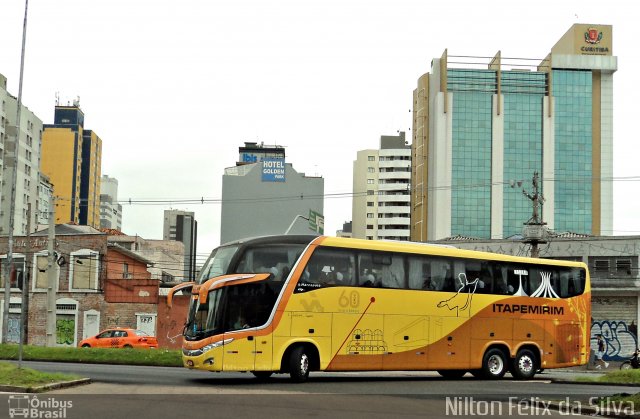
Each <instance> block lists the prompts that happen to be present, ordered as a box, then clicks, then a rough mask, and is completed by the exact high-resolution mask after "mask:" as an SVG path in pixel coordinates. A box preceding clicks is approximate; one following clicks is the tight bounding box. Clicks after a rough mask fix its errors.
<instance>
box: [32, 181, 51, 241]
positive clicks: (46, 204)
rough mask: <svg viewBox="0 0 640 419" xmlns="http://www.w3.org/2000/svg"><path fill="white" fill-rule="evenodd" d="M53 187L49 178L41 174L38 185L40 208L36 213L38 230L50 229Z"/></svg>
mask: <svg viewBox="0 0 640 419" xmlns="http://www.w3.org/2000/svg"><path fill="white" fill-rule="evenodd" d="M52 201H53V185H52V184H51V180H50V179H49V176H47V175H43V174H42V173H40V182H39V185H38V208H37V213H36V224H37V225H38V228H37V229H38V230H42V229H43V228H48V226H49V211H51V205H53V202H52Z"/></svg>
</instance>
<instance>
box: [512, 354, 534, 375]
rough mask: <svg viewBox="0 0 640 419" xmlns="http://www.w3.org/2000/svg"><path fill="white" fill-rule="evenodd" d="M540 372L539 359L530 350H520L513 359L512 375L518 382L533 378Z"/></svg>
mask: <svg viewBox="0 0 640 419" xmlns="http://www.w3.org/2000/svg"><path fill="white" fill-rule="evenodd" d="M537 371H538V358H537V357H536V354H534V353H533V351H532V350H530V349H520V350H519V351H518V353H517V354H516V357H515V358H514V359H513V364H512V365H511V374H512V375H513V376H514V377H515V378H517V379H518V380H528V379H530V378H533V376H534V375H536V372H537Z"/></svg>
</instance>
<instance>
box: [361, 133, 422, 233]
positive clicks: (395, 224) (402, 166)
mask: <svg viewBox="0 0 640 419" xmlns="http://www.w3.org/2000/svg"><path fill="white" fill-rule="evenodd" d="M410 180H411V146H409V145H407V144H406V141H405V136H404V132H400V133H399V135H397V136H386V135H383V136H381V137H380V149H379V150H373V149H372V150H361V151H358V157H357V159H356V160H355V161H354V162H353V206H352V217H353V218H352V221H353V227H352V232H353V233H352V234H353V237H355V238H359V239H368V240H385V239H386V240H409V235H410V224H411V222H410V214H411V207H410V200H411V195H410V187H409V186H410Z"/></svg>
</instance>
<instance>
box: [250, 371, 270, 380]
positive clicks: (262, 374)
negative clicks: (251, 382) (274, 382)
mask: <svg viewBox="0 0 640 419" xmlns="http://www.w3.org/2000/svg"><path fill="white" fill-rule="evenodd" d="M251 374H253V375H254V376H255V377H256V378H257V379H258V380H266V379H268V378H269V377H271V376H272V375H273V371H251Z"/></svg>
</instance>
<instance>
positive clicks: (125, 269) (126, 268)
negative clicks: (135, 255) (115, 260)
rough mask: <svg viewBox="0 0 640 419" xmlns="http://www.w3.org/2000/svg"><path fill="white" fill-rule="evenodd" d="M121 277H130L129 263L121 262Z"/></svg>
mask: <svg viewBox="0 0 640 419" xmlns="http://www.w3.org/2000/svg"><path fill="white" fill-rule="evenodd" d="M122 277H123V278H124V279H131V277H132V275H131V272H129V264H128V263H123V264H122Z"/></svg>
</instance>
